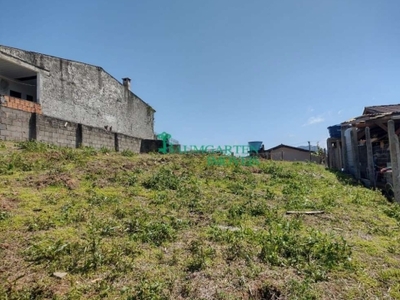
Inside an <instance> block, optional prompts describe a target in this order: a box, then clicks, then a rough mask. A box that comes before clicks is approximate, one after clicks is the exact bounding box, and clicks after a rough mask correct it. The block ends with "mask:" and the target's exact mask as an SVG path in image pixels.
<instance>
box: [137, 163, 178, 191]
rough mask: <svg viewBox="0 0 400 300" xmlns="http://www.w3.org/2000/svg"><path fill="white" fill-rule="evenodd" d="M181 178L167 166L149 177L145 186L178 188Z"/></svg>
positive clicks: (159, 188)
mask: <svg viewBox="0 0 400 300" xmlns="http://www.w3.org/2000/svg"><path fill="white" fill-rule="evenodd" d="M180 181H181V179H180V178H179V177H178V176H177V175H175V174H174V172H173V171H172V170H171V169H169V168H166V167H161V168H160V169H159V171H158V172H157V173H155V174H154V175H153V176H151V177H150V178H149V179H147V180H146V181H145V182H144V183H143V186H144V187H145V188H147V189H153V190H159V191H162V190H168V189H169V190H177V189H178V187H179V184H180Z"/></svg>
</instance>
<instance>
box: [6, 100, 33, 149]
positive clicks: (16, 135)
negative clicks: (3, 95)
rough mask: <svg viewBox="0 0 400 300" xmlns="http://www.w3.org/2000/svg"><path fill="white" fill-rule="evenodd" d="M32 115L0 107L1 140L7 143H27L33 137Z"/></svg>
mask: <svg viewBox="0 0 400 300" xmlns="http://www.w3.org/2000/svg"><path fill="white" fill-rule="evenodd" d="M31 123H32V114H31V113H29V112H25V111H22V110H17V109H12V108H8V107H5V106H0V138H1V139H2V140H5V141H26V140H29V139H31V138H32V137H33V128H32V126H31Z"/></svg>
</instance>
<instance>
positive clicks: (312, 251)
mask: <svg viewBox="0 0 400 300" xmlns="http://www.w3.org/2000/svg"><path fill="white" fill-rule="evenodd" d="M261 246H262V248H261V252H260V255H259V257H260V259H261V260H262V261H264V262H268V263H270V264H272V265H278V266H286V265H290V266H294V267H297V268H298V269H300V270H301V269H303V270H305V272H306V273H307V274H308V275H309V276H311V277H312V278H314V279H315V280H322V279H324V278H325V274H326V272H327V271H329V270H331V269H332V268H333V267H335V266H337V265H340V264H344V263H346V262H347V261H348V259H349V257H350V255H351V249H350V247H349V245H348V244H347V242H346V241H345V240H344V239H343V238H341V239H335V238H334V237H333V236H328V235H326V234H323V233H321V232H319V231H315V230H312V231H311V232H309V233H308V234H307V235H302V234H300V232H299V231H298V230H297V229H296V228H295V227H294V226H293V224H292V222H289V221H288V222H286V223H284V224H276V225H275V226H272V227H271V228H270V229H269V230H268V232H267V234H266V235H265V236H264V237H263V240H262V242H261Z"/></svg>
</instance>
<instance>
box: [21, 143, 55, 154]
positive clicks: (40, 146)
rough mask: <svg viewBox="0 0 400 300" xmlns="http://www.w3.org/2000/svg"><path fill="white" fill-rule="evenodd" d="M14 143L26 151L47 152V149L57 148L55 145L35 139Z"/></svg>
mask: <svg viewBox="0 0 400 300" xmlns="http://www.w3.org/2000/svg"><path fill="white" fill-rule="evenodd" d="M16 145H17V147H19V148H20V149H22V150H24V151H26V152H47V151H48V150H49V149H57V146H54V145H48V144H45V143H41V142H38V141H35V140H32V141H23V142H19V143H17V144H16Z"/></svg>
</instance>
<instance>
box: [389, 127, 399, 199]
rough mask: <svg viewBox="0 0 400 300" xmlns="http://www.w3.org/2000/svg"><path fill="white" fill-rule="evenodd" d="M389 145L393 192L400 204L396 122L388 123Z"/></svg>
mask: <svg viewBox="0 0 400 300" xmlns="http://www.w3.org/2000/svg"><path fill="white" fill-rule="evenodd" d="M388 133H389V145H390V160H391V165H392V176H393V178H392V179H393V192H394V200H395V201H396V202H398V203H400V168H399V155H400V146H399V138H398V136H397V135H396V132H395V130H394V121H393V120H390V121H388Z"/></svg>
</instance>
